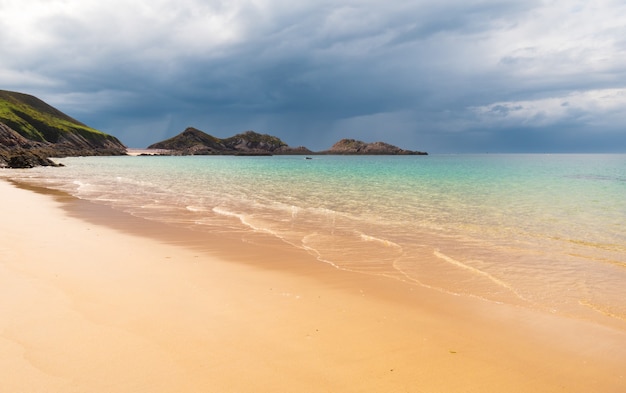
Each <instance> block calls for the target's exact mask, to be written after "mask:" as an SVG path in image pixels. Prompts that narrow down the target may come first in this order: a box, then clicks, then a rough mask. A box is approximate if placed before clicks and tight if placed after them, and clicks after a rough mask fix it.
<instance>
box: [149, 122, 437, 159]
mask: <svg viewBox="0 0 626 393" xmlns="http://www.w3.org/2000/svg"><path fill="white" fill-rule="evenodd" d="M150 150H154V151H155V154H154V155H247V156H250V155H257V156H270V155H307V156H309V155H324V154H326V155H330V154H336V155H427V154H428V153H426V152H421V151H411V150H404V149H401V148H399V147H397V146H394V145H390V144H388V143H384V142H374V143H366V142H362V141H358V140H355V139H342V140H340V141H339V142H337V143H335V144H334V145H333V146H332V147H331V148H330V149H328V150H324V151H320V152H314V151H311V150H310V149H308V148H306V147H304V146H299V147H295V148H294V147H290V146H289V145H287V144H286V143H285V142H283V141H282V140H280V138H278V137H275V136H271V135H267V134H259V133H257V132H254V131H246V132H244V133H241V134H237V135H235V136H232V137H230V138H225V139H220V138H217V137H215V136H213V135H209V134H207V133H205V132H203V131H200V130H198V129H196V128H193V127H188V128H187V129H185V130H184V131H183V132H181V133H180V134H178V135H176V136H174V137H172V138H169V139H166V140H164V141H161V142H157V143H154V144H152V145H150V146H148V148H147V151H150Z"/></svg>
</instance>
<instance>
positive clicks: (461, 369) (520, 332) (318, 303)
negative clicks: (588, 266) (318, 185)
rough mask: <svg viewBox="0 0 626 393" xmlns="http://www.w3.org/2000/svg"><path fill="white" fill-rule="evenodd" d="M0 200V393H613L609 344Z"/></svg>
mask: <svg viewBox="0 0 626 393" xmlns="http://www.w3.org/2000/svg"><path fill="white" fill-rule="evenodd" d="M32 191H37V193H35V192H32ZM0 192H1V193H2V195H3V201H4V203H3V205H2V208H0V212H1V213H0V214H2V217H3V220H2V223H1V224H0V227H1V228H0V230H1V232H2V233H3V234H4V235H3V237H2V240H0V271H1V272H2V273H1V274H0V293H1V296H0V310H2V313H1V314H0V315H2V317H0V354H1V355H0V366H2V369H3V372H2V374H3V378H2V382H0V388H1V389H0V390H3V391H4V390H6V391H12V392H32V391H58V392H73V391H76V392H79V391H92V392H99V391H102V392H105V391H139V390H142V389H146V390H150V391H153V392H160V391H162V392H172V391H209V390H212V391H268V392H269V391H301V392H302V391H312V392H313V391H343V392H349V391H409V392H413V391H415V392H437V391H468V392H482V391H507V392H518V391H519V392H526V391H536V392H551V391H556V390H564V391H571V392H576V391H580V392H583V391H603V392H612V391H614V392H617V391H620V389H621V388H622V387H623V385H624V383H626V381H625V378H626V373H624V371H623V370H625V369H626V333H625V332H623V331H618V330H612V329H610V328H605V327H601V326H598V325H595V324H592V323H588V322H583V321H577V320H570V319H565V318H561V317H556V316H552V315H547V314H542V313H539V312H535V311H530V310H526V309H522V308H516V307H513V306H506V305H499V304H494V303H487V302H484V301H481V300H478V299H472V298H465V297H455V296H451V295H447V294H443V293H439V292H436V291H432V290H428V289H425V288H420V287H415V286H410V285H405V284H403V283H399V282H396V281H393V280H388V279H385V278H381V277H374V276H366V275H363V274H358V273H350V272H345V271H341V270H337V269H334V268H333V267H331V266H330V265H325V264H322V263H319V262H317V261H316V260H315V259H314V258H313V257H312V256H310V255H308V254H307V253H306V252H304V251H301V250H293V249H290V248H288V247H286V246H285V245H283V244H281V243H280V242H279V241H277V240H275V239H271V238H270V237H268V236H264V235H262V234H250V235H246V237H245V238H244V240H243V241H242V240H241V239H240V238H237V237H232V238H227V237H225V236H223V237H219V238H210V239H207V237H206V235H202V236H201V235H200V234H198V233H194V232H192V231H186V230H184V229H181V228H173V227H169V226H167V225H165V224H160V223H154V222H150V221H146V220H143V219H140V218H136V217H132V216H130V215H126V214H124V213H121V212H118V211H115V210H112V209H110V208H108V207H106V206H101V205H96V204H93V203H90V202H86V201H82V200H78V199H75V198H73V197H70V196H68V195H65V194H63V193H60V192H54V191H49V190H45V189H34V188H32V187H31V190H27V189H21V188H17V187H15V186H14V185H12V184H11V183H9V182H7V181H0ZM44 193H47V194H49V195H44ZM294 261H297V263H294Z"/></svg>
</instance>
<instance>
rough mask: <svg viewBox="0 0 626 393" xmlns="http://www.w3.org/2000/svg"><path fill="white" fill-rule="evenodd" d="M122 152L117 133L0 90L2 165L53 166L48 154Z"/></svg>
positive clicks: (60, 155) (64, 155)
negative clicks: (105, 131)
mask: <svg viewBox="0 0 626 393" xmlns="http://www.w3.org/2000/svg"><path fill="white" fill-rule="evenodd" d="M123 154H126V147H125V146H124V145H123V144H122V143H121V142H120V141H119V140H118V139H117V138H115V137H114V136H111V135H108V134H105V133H103V132H100V131H98V130H95V129H93V128H91V127H88V126H87V125H85V124H83V123H81V122H79V121H77V120H75V119H73V118H71V117H69V116H68V115H66V114H64V113H63V112H61V111H59V110H58V109H56V108H54V107H52V106H50V105H48V104H47V103H45V102H44V101H42V100H40V99H39V98H37V97H34V96H31V95H27V94H22V93H16V92H11V91H5V90H0V167H1V166H10V167H31V166H36V165H50V164H52V161H50V160H49V159H48V157H66V156H92V155H123Z"/></svg>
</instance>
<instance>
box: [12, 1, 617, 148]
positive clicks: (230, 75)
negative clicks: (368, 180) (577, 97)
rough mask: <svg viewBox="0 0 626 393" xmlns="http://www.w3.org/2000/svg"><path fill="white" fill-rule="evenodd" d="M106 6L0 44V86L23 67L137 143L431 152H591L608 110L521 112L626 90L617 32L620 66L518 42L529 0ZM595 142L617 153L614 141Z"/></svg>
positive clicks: (66, 104) (65, 102)
mask: <svg viewBox="0 0 626 393" xmlns="http://www.w3.org/2000/svg"><path fill="white" fill-rule="evenodd" d="M102 4H104V3H101V5H100V6H99V8H98V9H97V10H94V9H90V8H86V6H85V8H84V9H83V11H81V12H78V13H73V14H67V15H63V14H60V15H59V14H54V15H52V14H51V15H48V16H47V17H46V18H47V19H45V22H46V23H45V25H44V26H42V27H41V29H40V30H39V33H38V34H43V35H44V36H46V37H47V38H48V41H49V42H50V43H51V44H50V45H49V46H46V45H39V44H37V45H36V42H37V41H36V40H35V39H33V44H32V45H31V46H29V45H30V44H29V42H28V41H25V43H24V44H25V45H22V46H23V47H24V48H26V49H23V50H14V49H7V48H8V47H6V46H4V45H3V48H0V56H2V57H3V58H8V57H11V61H8V62H6V63H5V64H3V65H0V82H1V83H5V84H6V83H7V80H10V79H11V78H10V75H18V71H19V72H24V73H23V74H22V75H29V76H32V79H30V80H31V81H39V82H31V83H30V84H29V83H25V82H19V83H18V82H16V83H14V84H13V86H12V88H13V89H16V90H20V86H22V87H23V88H24V90H25V91H26V92H29V93H32V94H37V95H39V96H41V97H42V98H46V99H47V100H48V101H50V102H51V103H53V104H56V105H57V106H58V107H59V108H60V109H61V110H64V111H66V112H68V113H70V114H71V115H73V116H75V117H78V118H80V119H81V120H83V121H84V122H86V123H88V124H90V125H92V126H94V127H96V128H100V129H102V130H104V131H107V132H111V133H113V134H115V135H117V136H118V137H120V138H121V139H122V140H123V141H125V142H126V143H127V144H129V145H131V146H137V147H142V146H146V145H148V144H149V143H152V142H154V141H155V140H158V139H162V138H164V137H166V136H171V135H173V134H175V133H177V132H180V131H181V130H182V129H184V127H187V126H190V125H193V126H196V127H198V128H200V129H204V130H205V131H207V132H214V133H215V134H216V135H219V136H228V135H232V134H233V133H235V132H240V131H243V130H245V129H250V128H252V129H255V130H257V131H260V132H268V133H272V134H275V135H277V136H279V137H281V138H283V139H284V140H285V141H287V142H288V143H290V144H306V145H308V146H309V147H311V148H314V149H323V148H327V147H329V146H330V144H331V143H333V142H334V141H335V140H336V138H337V137H343V136H350V137H359V138H361V139H365V140H373V139H384V140H387V141H389V142H390V143H396V144H400V145H402V146H403V147H406V148H414V149H422V150H431V151H435V152H436V151H442V152H443V151H483V150H485V149H487V148H489V150H491V151H496V150H498V147H499V146H500V149H501V150H517V149H523V148H527V149H529V150H537V149H540V148H542V147H545V149H548V150H549V149H550V148H552V149H560V148H561V146H563V145H562V144H558V143H557V140H558V138H560V137H566V136H567V135H568V134H567V133H568V132H572V133H574V131H571V130H576V131H575V133H574V134H575V136H576V137H574V138H572V137H570V138H568V140H573V141H581V143H583V142H585V143H588V142H589V139H593V138H592V137H590V135H593V134H594V132H595V131H591V130H590V127H591V126H592V125H596V126H598V124H599V123H598V122H597V121H596V120H597V119H598V118H599V116H600V115H598V113H600V114H601V115H606V114H607V113H608V112H606V111H604V110H599V109H598V108H594V107H593V106H588V107H584V108H583V109H581V107H580V105H579V106H576V105H575V104H576V102H572V101H571V100H569V99H563V100H561V101H559V105H558V106H560V104H561V103H562V102H565V101H567V102H569V104H570V105H569V107H568V108H564V107H562V108H564V109H562V111H561V112H558V111H557V112H558V113H559V116H556V117H555V116H552V115H551V116H548V115H543V114H542V112H541V108H539V109H536V108H535V109H533V110H532V111H528V113H526V112H525V110H527V108H528V105H529V104H526V106H525V104H523V103H538V104H537V105H540V104H541V103H542V101H541V100H542V99H548V98H551V97H566V96H567V95H568V94H570V93H572V92H577V91H581V92H585V91H595V90H599V89H600V90H601V89H607V88H618V89H619V88H626V75H625V74H624V70H621V69H619V67H615V66H614V65H613V64H617V63H619V61H618V60H619V59H620V58H623V57H624V56H625V51H624V47H623V38H622V37H617V35H615V36H614V37H612V38H611V39H612V40H613V41H610V40H609V42H612V43H613V44H612V45H614V48H615V49H616V51H615V52H614V53H613V55H614V56H616V59H609V60H607V61H606V62H603V61H601V60H598V62H595V63H592V62H589V63H588V64H586V65H585V64H583V65H581V64H579V63H578V62H577V61H576V59H577V57H576V56H582V55H584V56H586V58H590V59H591V58H594V57H593V56H594V55H595V56H596V57H601V56H603V55H605V54H606V52H602V53H600V52H597V53H596V52H593V50H594V49H593V45H587V46H586V47H585V51H586V52H585V51H581V52H579V53H575V52H573V51H571V50H559V48H551V47H549V46H546V45H547V44H546V43H542V42H535V41H533V40H530V39H528V40H526V39H525V36H524V34H526V33H525V30H524V29H522V28H521V27H519V26H525V24H526V23H529V22H528V21H529V19H530V15H531V12H534V11H535V10H536V9H537V7H542V6H543V5H542V3H539V2H535V1H532V2H509V1H497V0H488V1H470V2H467V1H465V2H461V1H458V2H457V1H453V2H446V3H445V4H443V3H441V2H434V1H426V0H424V1H413V0H412V1H398V2H393V3H381V2H377V1H370V2H363V1H345V2H342V3H337V2H332V1H327V2H297V3H294V2H292V3H286V2H285V4H278V3H276V2H265V3H263V2H259V3H257V5H256V6H252V5H247V6H243V5H242V6H239V8H237V7H235V6H234V5H232V4H235V3H232V4H231V3H228V4H227V3H222V2H213V3H203V2H196V1H183V2H180V3H175V2H168V1H161V2H156V3H155V5H154V8H150V6H149V5H148V3H145V4H143V7H140V6H139V5H137V4H141V2H140V3H136V4H135V3H133V4H134V5H132V6H131V8H130V10H129V11H128V12H127V13H126V12H124V11H123V10H122V11H120V9H117V8H116V7H119V5H120V4H117V5H116V4H113V5H111V6H106V5H102ZM107 4H108V3H107ZM240 4H243V3H240ZM279 5H280V7H279ZM1 7H2V6H0V11H2V10H1ZM146 7H147V8H146ZM609 11H610V10H609ZM96 12H99V13H101V15H95V16H94V13H96ZM609 14H610V12H608V13H607V15H609ZM96 16H97V17H96ZM563 17H564V18H567V15H566V12H565V8H564V14H563ZM94 18H95V19H94ZM549 22H550V21H549V20H547V21H545V23H546V25H545V28H546V29H549V28H550V26H548V25H547V23H549ZM0 23H4V22H2V19H1V18H0ZM220 26H224V30H223V34H220V31H221V30H220V29H219V28H218V27H220ZM0 27H2V26H0ZM616 29H617V30H616V31H619V32H623V29H619V28H616ZM1 31H2V29H0V40H2V42H3V43H7V44H8V43H10V42H12V41H11V38H10V37H8V36H7V35H6V34H5V35H2V34H3V33H1ZM563 34H567V33H563ZM603 34H610V32H603ZM620 34H621V33H620ZM590 37H591V35H590ZM506 39H508V41H506ZM590 39H592V38H590ZM603 42H606V41H603ZM620 43H621V45H622V46H621V47H620V46H619V45H620ZM26 44H29V45H26ZM607 45H609V44H607ZM28 48H31V49H30V50H28ZM620 48H621V49H620ZM590 51H591V52H590ZM9 55H11V56H9ZM574 55H576V56H574ZM602 64H608V65H606V66H605V67H604V66H603V67H604V68H602V69H601V72H597V73H596V72H590V71H589V70H592V69H593V67H600V66H602ZM3 69H4V71H3ZM3 75H9V76H5V77H3ZM13 80H16V79H13ZM550 102H552V101H550ZM474 108H486V109H485V112H484V113H479V112H477V111H476V110H475V109H474ZM551 113H552V112H551ZM542 116H544V117H543V118H542ZM545 116H547V117H545ZM611 118H612V119H614V121H616V122H622V123H621V124H622V125H623V124H624V123H623V122H624V119H622V118H620V117H619V116H617V115H611ZM548 120H549V121H548ZM529 125H530V126H529ZM560 125H562V127H559V126H560ZM601 126H602V127H604V128H607V127H609V126H610V125H607V124H602V125H601ZM542 127H543V128H542ZM585 127H587V131H585ZM540 130H544V131H545V133H544V132H541V131H540ZM568 130H570V131H568ZM602 135H603V138H605V139H607V140H611V141H613V145H615V142H617V141H623V139H624V137H623V135H622V134H620V133H619V132H614V131H611V132H607V133H606V134H602ZM610 145H611V143H609V142H607V143H604V144H603V143H600V142H598V143H595V144H593V146H597V147H598V148H599V147H601V146H604V147H605V148H607V147H606V146H610ZM625 146H626V144H625ZM574 147H575V146H573V145H572V146H571V148H572V149H574Z"/></svg>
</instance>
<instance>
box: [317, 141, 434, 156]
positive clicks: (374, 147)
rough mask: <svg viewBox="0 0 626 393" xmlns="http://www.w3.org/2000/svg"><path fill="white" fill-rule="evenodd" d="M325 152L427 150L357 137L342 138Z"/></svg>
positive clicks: (386, 153)
mask: <svg viewBox="0 0 626 393" xmlns="http://www.w3.org/2000/svg"><path fill="white" fill-rule="evenodd" d="M322 153H324V154H343V155H357V154H360V155H427V154H428V153H426V152H420V151H412V150H404V149H401V148H399V147H397V146H394V145H390V144H388V143H385V142H374V143H366V142H363V141H359V140H356V139H342V140H340V141H339V142H337V143H335V144H334V145H333V146H332V147H331V148H330V149H329V150H326V151H324V152H322Z"/></svg>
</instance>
